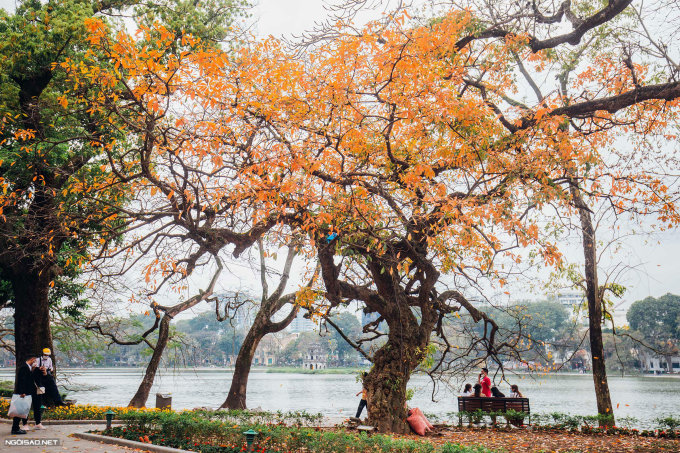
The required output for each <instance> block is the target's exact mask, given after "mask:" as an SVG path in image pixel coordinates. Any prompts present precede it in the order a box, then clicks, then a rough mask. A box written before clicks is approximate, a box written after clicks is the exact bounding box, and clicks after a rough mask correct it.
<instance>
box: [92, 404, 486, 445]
mask: <svg viewBox="0 0 680 453" xmlns="http://www.w3.org/2000/svg"><path fill="white" fill-rule="evenodd" d="M120 418H121V419H122V420H123V421H124V422H125V428H118V430H115V431H114V430H111V431H105V432H104V434H108V435H116V434H118V435H121V434H123V433H125V435H129V436H131V437H135V439H136V440H138V438H139V437H142V438H143V439H144V438H145V436H148V438H149V440H151V441H152V442H153V441H154V440H156V441H159V440H160V439H165V441H164V443H163V445H168V446H171V445H170V444H168V442H170V443H171V442H180V441H181V442H182V443H183V444H186V445H189V446H190V447H191V445H192V444H193V445H194V447H196V450H195V451H201V452H204V451H208V450H205V449H206V448H217V447H220V446H224V447H221V448H235V447H236V446H239V445H242V444H243V441H244V436H243V432H244V431H246V430H248V429H254V430H255V431H257V432H259V435H258V436H257V439H256V451H265V452H271V451H273V452H276V451H286V452H288V451H290V452H324V453H360V452H369V451H370V452H376V453H379V452H382V453H388V452H397V453H492V450H488V449H486V448H483V447H476V446H473V447H468V446H462V445H457V444H445V445H442V446H435V445H433V444H431V443H429V442H426V441H416V440H409V439H395V438H393V437H391V436H387V435H382V434H375V435H371V436H369V435H367V434H366V433H357V432H356V431H345V430H333V431H329V430H323V429H320V428H306V427H290V426H285V425H281V424H279V425H272V424H231V423H227V422H225V421H223V420H220V419H218V418H213V419H206V418H205V417H204V415H203V414H201V413H197V412H183V413H176V412H156V413H152V412H147V413H134V412H130V413H128V414H124V415H123V416H121V417H120ZM122 430H125V431H122ZM128 433H130V434H128ZM154 443H155V442H154ZM190 449H191V448H190ZM210 451H222V450H210ZM224 451H225V452H228V451H230V450H224Z"/></svg>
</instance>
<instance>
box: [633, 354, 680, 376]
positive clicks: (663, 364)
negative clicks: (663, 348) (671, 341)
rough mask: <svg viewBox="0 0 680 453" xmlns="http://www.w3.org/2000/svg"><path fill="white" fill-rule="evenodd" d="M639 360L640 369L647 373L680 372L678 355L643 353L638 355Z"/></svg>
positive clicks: (679, 357)
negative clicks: (666, 355)
mask: <svg viewBox="0 0 680 453" xmlns="http://www.w3.org/2000/svg"><path fill="white" fill-rule="evenodd" d="M640 362H641V365H642V371H644V372H647V373H654V374H665V373H680V356H678V355H673V356H668V357H665V356H660V355H656V354H649V353H643V354H641V355H640ZM669 362H670V364H669ZM669 365H670V366H669Z"/></svg>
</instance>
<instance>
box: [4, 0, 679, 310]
mask: <svg viewBox="0 0 680 453" xmlns="http://www.w3.org/2000/svg"><path fill="white" fill-rule="evenodd" d="M323 3H324V2H323V1H322V0H259V2H258V5H257V6H256V7H255V10H254V19H257V22H256V27H255V29H254V31H255V32H256V34H258V35H259V36H267V35H274V36H280V35H282V34H283V35H289V36H290V35H299V34H301V33H302V32H303V31H305V30H306V29H309V28H310V27H313V26H314V23H315V21H323V20H324V18H325V17H326V16H325V14H326V11H325V10H324V8H323ZM414 3H422V0H415V2H414ZM14 5H15V1H14V0H0V8H4V9H6V10H13V9H14ZM656 239H657V240H658V241H659V243H657V242H655V241H654V242H645V240H643V239H634V240H633V241H631V242H630V246H629V247H628V250H629V253H627V254H626V256H622V259H623V260H630V263H629V264H631V265H636V266H640V270H639V272H635V273H630V274H628V276H627V281H626V282H625V283H624V285H625V286H627V287H628V292H627V293H626V296H625V297H624V300H626V301H627V302H628V303H630V302H632V301H635V300H638V299H641V298H644V297H647V296H650V295H651V296H655V297H657V296H660V295H662V294H665V293H667V292H673V293H676V294H680V229H675V230H672V231H668V232H664V233H662V234H659V235H657V236H656ZM573 252H574V253H570V255H571V257H572V258H573V259H574V260H576V259H578V260H579V262H580V261H581V260H580V259H579V250H578V248H574V249H573ZM246 273H247V271H246ZM234 277H235V276H232V279H233V278H234ZM239 280H240V279H239ZM248 280H249V279H246V282H243V281H240V282H235V281H233V282H232V283H230V282H224V284H223V285H221V286H223V287H230V286H231V287H233V285H236V286H237V287H238V286H241V287H243V286H244V285H243V284H244V283H246V285H245V286H247V281H248ZM250 281H251V282H252V281H253V280H250ZM244 289H245V288H244Z"/></svg>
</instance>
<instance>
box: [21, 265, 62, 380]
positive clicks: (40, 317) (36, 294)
mask: <svg viewBox="0 0 680 453" xmlns="http://www.w3.org/2000/svg"><path fill="white" fill-rule="evenodd" d="M50 281H51V279H50V278H49V277H47V276H44V275H43V276H40V275H36V274H33V273H26V274H21V275H14V276H12V278H11V282H12V290H13V291H14V347H15V355H16V369H17V371H18V369H19V367H20V366H21V365H22V364H23V363H24V362H25V361H26V359H27V357H28V355H30V354H34V355H39V354H41V351H42V350H43V348H50V349H53V347H52V330H51V329H50V303H49V292H50V285H49V284H50Z"/></svg>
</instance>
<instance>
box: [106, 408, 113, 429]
mask: <svg viewBox="0 0 680 453" xmlns="http://www.w3.org/2000/svg"><path fill="white" fill-rule="evenodd" d="M104 415H106V429H111V423H112V422H113V416H114V415H116V413H115V412H113V411H112V410H111V409H109V410H108V411H106V412H104Z"/></svg>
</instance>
